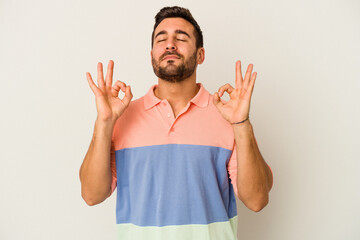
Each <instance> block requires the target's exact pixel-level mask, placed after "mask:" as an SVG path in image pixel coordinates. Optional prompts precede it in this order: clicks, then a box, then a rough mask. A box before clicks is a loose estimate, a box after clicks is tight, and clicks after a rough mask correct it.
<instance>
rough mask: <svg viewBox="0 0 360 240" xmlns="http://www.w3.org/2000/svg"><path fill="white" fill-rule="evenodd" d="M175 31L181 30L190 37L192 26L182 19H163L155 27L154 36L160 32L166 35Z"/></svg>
mask: <svg viewBox="0 0 360 240" xmlns="http://www.w3.org/2000/svg"><path fill="white" fill-rule="evenodd" d="M176 30H182V31H185V32H187V33H188V34H189V35H190V36H192V35H194V30H195V28H194V26H193V25H192V24H191V23H190V22H188V21H186V20H185V19H183V18H165V19H164V20H162V21H161V22H160V24H159V25H158V26H157V27H156V29H155V32H154V36H156V34H157V33H158V32H160V31H166V32H168V33H172V32H175V31H176Z"/></svg>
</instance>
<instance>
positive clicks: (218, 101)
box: [213, 92, 224, 109]
mask: <svg viewBox="0 0 360 240" xmlns="http://www.w3.org/2000/svg"><path fill="white" fill-rule="evenodd" d="M213 103H214V105H215V107H216V108H217V109H220V108H221V107H222V106H224V104H223V103H222V102H221V99H220V97H219V94H218V93H217V92H215V93H214V98H213Z"/></svg>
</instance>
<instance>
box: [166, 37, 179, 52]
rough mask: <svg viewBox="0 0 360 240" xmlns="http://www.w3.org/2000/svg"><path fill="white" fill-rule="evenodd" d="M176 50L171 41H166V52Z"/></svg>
mask: <svg viewBox="0 0 360 240" xmlns="http://www.w3.org/2000/svg"><path fill="white" fill-rule="evenodd" d="M176 49H177V48H176V45H175V43H174V41H173V40H169V41H167V44H166V50H167V51H174V50H176Z"/></svg>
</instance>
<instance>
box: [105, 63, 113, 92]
mask: <svg viewBox="0 0 360 240" xmlns="http://www.w3.org/2000/svg"><path fill="white" fill-rule="evenodd" d="M113 69H114V61H113V60H110V61H109V64H108V69H107V72H106V78H105V86H106V87H111V86H112V78H113Z"/></svg>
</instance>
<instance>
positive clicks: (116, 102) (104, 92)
mask: <svg viewBox="0 0 360 240" xmlns="http://www.w3.org/2000/svg"><path fill="white" fill-rule="evenodd" d="M113 69H114V62H113V61H112V60H110V61H109V64H108V69H107V73H106V79H105V81H104V75H103V67H102V63H101V62H99V63H98V66H97V72H98V79H97V82H98V86H96V85H95V83H94V81H93V80H92V77H91V75H90V73H88V72H87V73H86V78H87V80H88V83H89V85H90V88H91V90H92V91H93V93H94V94H95V99H96V109H97V112H98V116H97V119H98V120H101V121H112V122H115V121H116V120H117V119H118V118H119V117H120V116H121V114H122V113H123V112H124V111H125V109H126V108H127V107H128V105H129V103H130V101H131V99H132V97H133V95H132V93H131V89H130V85H128V86H126V84H125V83H124V82H121V81H119V80H117V81H116V82H115V83H114V86H112V78H113ZM120 90H121V91H122V92H124V93H125V96H124V97H123V99H120V98H119V97H118V95H119V91H120Z"/></svg>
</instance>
